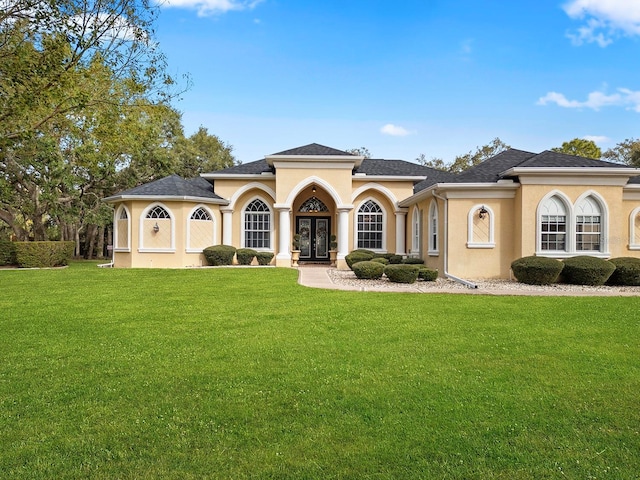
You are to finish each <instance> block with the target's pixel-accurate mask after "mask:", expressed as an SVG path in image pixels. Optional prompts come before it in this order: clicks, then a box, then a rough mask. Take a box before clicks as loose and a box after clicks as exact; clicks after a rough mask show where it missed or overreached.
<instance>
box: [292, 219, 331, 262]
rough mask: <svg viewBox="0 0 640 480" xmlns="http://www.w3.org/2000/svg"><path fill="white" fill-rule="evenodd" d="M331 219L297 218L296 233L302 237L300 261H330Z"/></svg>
mask: <svg viewBox="0 0 640 480" xmlns="http://www.w3.org/2000/svg"><path fill="white" fill-rule="evenodd" d="M330 232H331V217H296V233H297V234H299V235H300V260H306V261H311V262H313V261H323V260H329V234H330Z"/></svg>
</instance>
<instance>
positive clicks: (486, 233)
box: [467, 205, 496, 248]
mask: <svg viewBox="0 0 640 480" xmlns="http://www.w3.org/2000/svg"><path fill="white" fill-rule="evenodd" d="M494 222H495V216H494V214H493V210H492V209H491V207H489V206H488V205H474V206H473V207H472V208H471V210H469V213H468V214H467V247H468V248H494V247H495V246H496V244H495V241H494V239H493V238H494V235H493V227H494Z"/></svg>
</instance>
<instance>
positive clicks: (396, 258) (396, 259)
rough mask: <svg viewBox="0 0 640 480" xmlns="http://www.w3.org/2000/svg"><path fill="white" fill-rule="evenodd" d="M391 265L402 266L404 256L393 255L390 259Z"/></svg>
mask: <svg viewBox="0 0 640 480" xmlns="http://www.w3.org/2000/svg"><path fill="white" fill-rule="evenodd" d="M389 263H392V264H394V265H400V264H401V263H402V255H391V256H390V257H389Z"/></svg>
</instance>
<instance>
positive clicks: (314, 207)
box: [299, 197, 329, 213]
mask: <svg viewBox="0 0 640 480" xmlns="http://www.w3.org/2000/svg"><path fill="white" fill-rule="evenodd" d="M299 211H300V212H303V213H307V212H310V213H315V212H328V211H329V209H328V208H327V206H326V205H325V203H324V202H323V201H322V200H320V199H319V198H316V197H311V198H308V199H307V200H305V201H304V203H303V204H302V205H300V210H299Z"/></svg>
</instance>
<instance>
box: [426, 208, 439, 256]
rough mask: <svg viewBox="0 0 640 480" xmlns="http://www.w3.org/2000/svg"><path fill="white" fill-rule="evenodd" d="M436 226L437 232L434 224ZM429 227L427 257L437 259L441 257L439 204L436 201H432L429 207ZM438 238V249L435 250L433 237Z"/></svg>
mask: <svg viewBox="0 0 640 480" xmlns="http://www.w3.org/2000/svg"><path fill="white" fill-rule="evenodd" d="M434 221H435V224H436V227H435V232H434V228H433V224H434ZM427 222H428V223H429V225H428V238H427V255H428V256H430V257H437V256H439V255H440V232H439V231H438V228H439V227H440V218H439V216H438V204H437V203H436V201H435V200H431V204H430V205H429V218H428V220H427ZM434 235H435V237H436V248H433V244H432V241H433V237H434Z"/></svg>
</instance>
